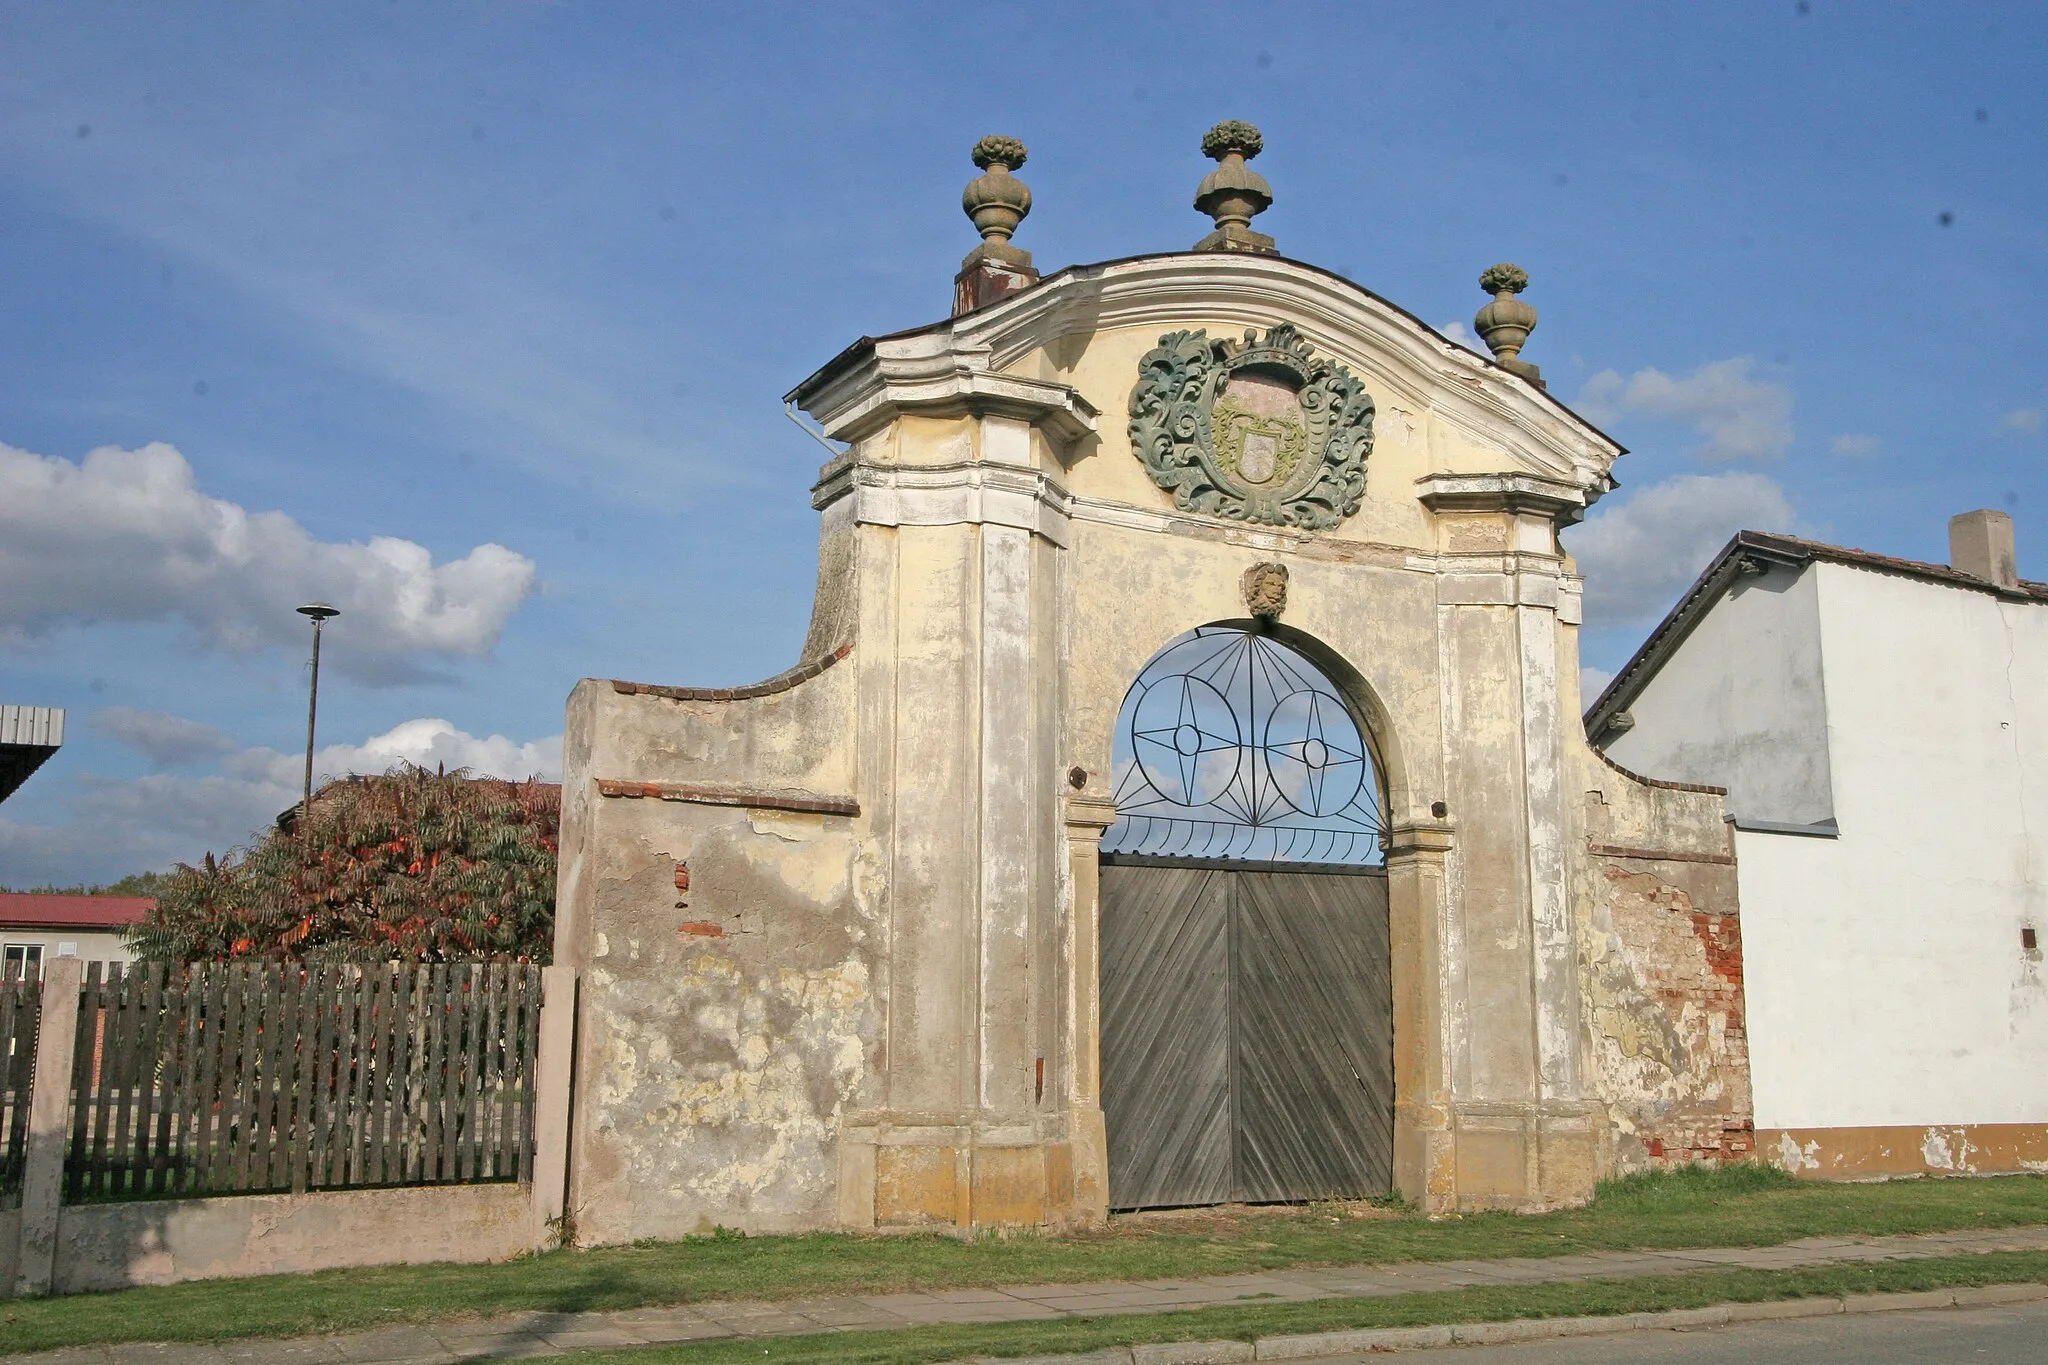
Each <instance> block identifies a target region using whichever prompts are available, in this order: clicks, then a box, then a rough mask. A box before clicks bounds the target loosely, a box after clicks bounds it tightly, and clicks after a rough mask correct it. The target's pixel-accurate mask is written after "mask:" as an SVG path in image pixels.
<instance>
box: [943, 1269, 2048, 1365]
mask: <svg viewBox="0 0 2048 1365" xmlns="http://www.w3.org/2000/svg"><path fill="white" fill-rule="evenodd" d="M2037 1299H2048V1283H2030V1284H1994V1285H1985V1286H1982V1287H1980V1288H1964V1289H1933V1290H1928V1291H1926V1292H1924V1293H1913V1294H1852V1295H1849V1296H1847V1297H1844V1298H1805V1299H1775V1300H1772V1301H1770V1302H1767V1303H1731V1304H1721V1305H1716V1306H1715V1307H1712V1308H1674V1309H1670V1310H1668V1311H1666V1312H1662V1313H1618V1314H1615V1315H1614V1316H1612V1317H1590V1318H1516V1319H1514V1320H1513V1321H1510V1322H1464V1323H1457V1324H1454V1325H1452V1326H1448V1327H1371V1328H1361V1329H1358V1330H1355V1331H1346V1332H1309V1333H1303V1334H1300V1335H1295V1336H1284V1337H1260V1338H1259V1339H1258V1340H1257V1341H1255V1342H1243V1341H1177V1342H1167V1343H1162V1344H1159V1345H1155V1346H1116V1347H1111V1348H1110V1349H1108V1350H1103V1351H1086V1352H1082V1353H1080V1354H1078V1355H1053V1356H975V1357H973V1358H972V1359H971V1360H969V1361H957V1362H955V1365H1227V1363H1228V1362H1234V1361H1244V1360H1314V1359H1317V1358H1318V1357H1325V1356H1333V1355H1340V1354H1343V1353H1345V1352H1352V1353H1357V1354H1363V1353H1365V1352H1369V1351H1416V1350H1426V1349H1428V1348H1430V1347H1433V1346H1451V1345H1460V1346H1497V1345H1504V1344H1506V1343H1508V1342H1516V1341H1541V1340H1545V1339H1548V1338H1552V1337H1584V1336H1606V1335H1609V1334H1618V1333H1621V1332H1652V1331H1667V1332H1684V1331H1697V1330H1699V1329H1701V1328H1707V1327H1725V1326H1728V1325H1729V1324H1731V1323H1738V1322H1765V1321H1769V1320H1771V1319H1777V1318H1824V1317H1832V1316H1834V1315H1835V1314H1837V1313H1913V1312H1924V1311H1927V1310H1929V1309H1936V1308H1979V1307H1988V1306H1991V1305H1995V1304H2004V1303H2026V1302H2031V1301H2033V1300H2037Z"/></svg>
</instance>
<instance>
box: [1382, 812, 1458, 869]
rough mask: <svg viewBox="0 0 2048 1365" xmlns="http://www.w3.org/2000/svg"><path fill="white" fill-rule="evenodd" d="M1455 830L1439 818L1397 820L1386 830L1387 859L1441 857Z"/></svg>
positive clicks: (1451, 841)
mask: <svg viewBox="0 0 2048 1365" xmlns="http://www.w3.org/2000/svg"><path fill="white" fill-rule="evenodd" d="M1456 840H1457V832H1456V831H1455V830H1453V829H1452V828H1451V826H1450V825H1448V824H1446V823H1445V822H1443V821H1441V820H1397V821H1395V822H1394V824H1393V826H1392V827H1391V828H1389V829H1388V830H1387V861H1388V862H1389V863H1393V862H1396V861H1403V860H1413V859H1420V858H1441V857H1442V856H1443V855H1444V854H1446V853H1448V852H1450V851H1451V845H1452V844H1453V843H1455V842H1456Z"/></svg>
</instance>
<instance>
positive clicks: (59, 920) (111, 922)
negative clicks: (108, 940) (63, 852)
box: [0, 891, 156, 929]
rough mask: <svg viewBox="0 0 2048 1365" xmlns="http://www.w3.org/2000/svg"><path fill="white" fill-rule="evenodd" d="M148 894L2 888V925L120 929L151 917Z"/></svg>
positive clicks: (152, 906)
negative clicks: (70, 893) (73, 893)
mask: <svg viewBox="0 0 2048 1365" xmlns="http://www.w3.org/2000/svg"><path fill="white" fill-rule="evenodd" d="M155 905H156V901H155V900H153V899H152V898H150V897H148V896H53V895H45V894H43V893H41V892H36V891H0V927H5V928H8V929H120V928H123V927H124V926H126V925H130V924H140V923H142V921H143V920H145V919H147V918H148V917H149V912H150V910H151V909H153V908H154V907H155Z"/></svg>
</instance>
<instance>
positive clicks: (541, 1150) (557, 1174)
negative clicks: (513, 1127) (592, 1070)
mask: <svg viewBox="0 0 2048 1365" xmlns="http://www.w3.org/2000/svg"><path fill="white" fill-rule="evenodd" d="M540 983H541V984H540V989H541V1007H540V1055H539V1056H538V1057H537V1058H535V1059H534V1061H535V1065H536V1068H537V1071H536V1077H535V1079H536V1082H537V1085H536V1093H535V1095H534V1103H533V1222H534V1239H535V1242H536V1244H537V1245H539V1246H541V1247H543V1248H545V1247H546V1246H547V1245H548V1244H549V1243H550V1242H551V1241H557V1240H558V1241H560V1242H562V1243H564V1244H567V1243H568V1242H570V1241H571V1240H572V1239H573V1228H572V1226H571V1224H572V1221H573V1220H572V1219H570V1218H568V1217H567V1216H566V1211H567V1209H568V1207H569V1205H568V1193H569V1189H568V1187H569V1115H570V1109H571V1107H572V1106H573V1104H574V1103H575V1072H576V1011H577V999H576V997H577V981H576V969H575V968H574V967H568V966H560V965H557V966H553V967H544V968H542V969H541V978H540Z"/></svg>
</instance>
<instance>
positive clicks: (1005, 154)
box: [960, 137, 1031, 270]
mask: <svg viewBox="0 0 2048 1365" xmlns="http://www.w3.org/2000/svg"><path fill="white" fill-rule="evenodd" d="M1025 155H1026V153H1025V150H1024V144H1023V143H1021V142H1019V141H1018V140H1017V139H1016V138H1013V137H985V138H983V139H982V140H981V141H979V142H977V143H975V144H974V164H975V165H977V166H979V167H981V174H980V175H978V176H976V177H975V178H974V179H972V180H970V181H968V182H967V190H966V192H965V193H964V194H962V195H961V196H960V208H961V210H962V211H963V212H964V213H966V215H967V216H968V217H969V218H970V219H972V220H973V221H974V226H975V227H976V228H977V229H978V230H979V231H980V233H981V245H980V246H978V247H976V248H975V249H974V250H973V251H971V252H969V253H968V255H967V259H966V260H965V261H963V262H962V263H961V269H963V270H965V269H967V268H969V267H971V266H973V265H975V264H976V263H977V262H979V261H999V262H1001V263H1002V264H1004V265H1009V266H1023V267H1026V268H1029V266H1030V265H1031V253H1030V252H1028V251H1024V250H1021V249H1020V248H1018V247H1014V246H1011V245H1010V235H1011V234H1012V233H1014V232H1015V231H1016V230H1017V224H1019V223H1021V222H1023V221H1024V217H1025V215H1026V214H1028V213H1030V212H1031V191H1030V189H1029V188H1028V187H1026V185H1025V184H1024V182H1023V181H1021V180H1019V179H1018V178H1017V177H1016V176H1014V175H1011V174H1010V172H1011V171H1014V170H1016V169H1017V168H1019V167H1020V166H1022V165H1023V164H1024V158H1025Z"/></svg>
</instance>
